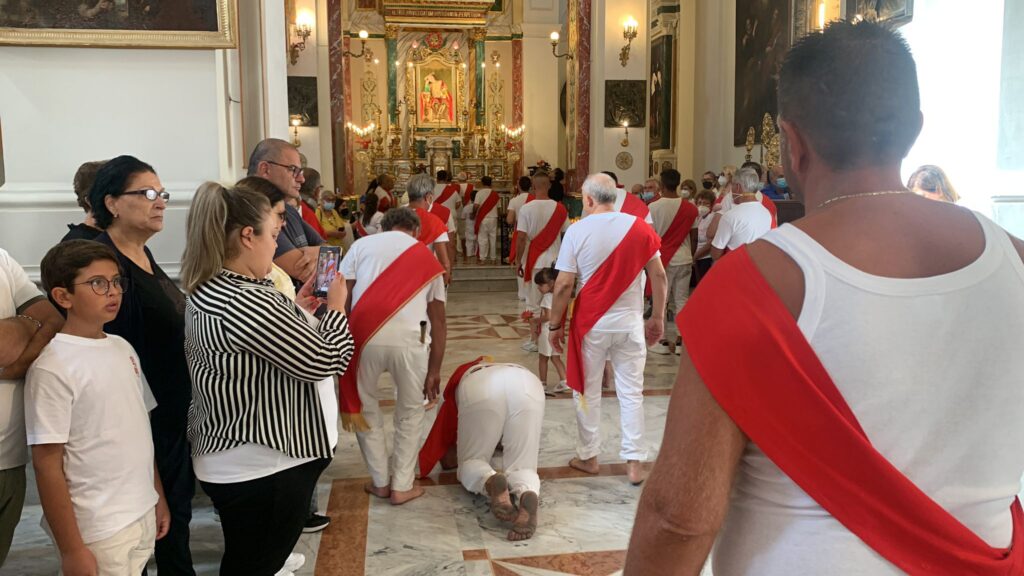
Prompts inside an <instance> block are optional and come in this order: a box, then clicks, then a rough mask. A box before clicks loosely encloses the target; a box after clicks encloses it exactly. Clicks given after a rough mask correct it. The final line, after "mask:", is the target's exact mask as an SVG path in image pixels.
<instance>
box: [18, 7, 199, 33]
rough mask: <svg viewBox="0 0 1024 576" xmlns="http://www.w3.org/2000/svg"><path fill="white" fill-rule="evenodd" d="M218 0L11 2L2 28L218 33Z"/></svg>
mask: <svg viewBox="0 0 1024 576" xmlns="http://www.w3.org/2000/svg"><path fill="white" fill-rule="evenodd" d="M217 22H218V20H217V2H216V0H8V1H7V2H4V3H0V27H6V28H53V29H71V30H162V31H187V32H216V31H217Z"/></svg>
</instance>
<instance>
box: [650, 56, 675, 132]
mask: <svg viewBox="0 0 1024 576" xmlns="http://www.w3.org/2000/svg"><path fill="white" fill-rule="evenodd" d="M648 89H649V90H650V104H649V106H648V112H649V120H648V121H649V123H650V124H649V127H650V131H649V134H650V144H651V150H667V149H669V148H671V147H672V36H661V37H659V38H655V39H654V42H652V43H651V81H650V84H648Z"/></svg>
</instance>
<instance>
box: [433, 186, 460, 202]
mask: <svg viewBox="0 0 1024 576" xmlns="http://www.w3.org/2000/svg"><path fill="white" fill-rule="evenodd" d="M460 190H461V188H459V185H458V184H449V185H447V186H445V187H444V190H442V191H441V195H440V196H438V197H437V198H434V206H437V205H438V204H444V203H445V202H447V201H448V199H449V198H451V197H452V195H454V194H456V193H458V192H459V191H460Z"/></svg>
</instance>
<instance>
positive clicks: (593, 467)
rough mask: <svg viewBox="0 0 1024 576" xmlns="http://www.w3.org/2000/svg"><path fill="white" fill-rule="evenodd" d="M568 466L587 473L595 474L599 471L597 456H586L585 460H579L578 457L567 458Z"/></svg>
mask: <svg viewBox="0 0 1024 576" xmlns="http://www.w3.org/2000/svg"><path fill="white" fill-rule="evenodd" d="M569 467H570V468H575V469H577V470H580V471H582V472H586V473H587V474H597V473H598V472H600V471H601V467H600V466H599V465H598V464H597V456H594V457H593V458H587V459H586V460H580V459H579V458H578V457H576V458H573V459H572V460H569Z"/></svg>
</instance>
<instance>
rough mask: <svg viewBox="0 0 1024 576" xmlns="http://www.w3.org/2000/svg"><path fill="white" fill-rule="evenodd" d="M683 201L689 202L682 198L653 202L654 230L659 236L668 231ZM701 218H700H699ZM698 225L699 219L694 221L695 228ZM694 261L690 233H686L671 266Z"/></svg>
mask: <svg viewBox="0 0 1024 576" xmlns="http://www.w3.org/2000/svg"><path fill="white" fill-rule="evenodd" d="M683 202H689V200H684V199H682V198H664V197H663V198H660V199H658V200H655V201H654V202H651V204H650V206H648V208H650V210H651V219H652V220H653V221H654V224H653V225H654V231H655V232H657V233H658V236H661V237H662V238H664V237H665V234H666V233H667V232H668V228H669V226H671V225H672V221H673V220H675V218H676V214H678V213H679V208H680V207H681V206H682V205H683ZM699 219H700V218H698V220H699ZM696 227H697V220H694V221H693V228H696ZM692 263H693V254H692V253H691V252H690V234H689V233H687V234H686V239H685V240H683V243H682V244H681V245H680V246H679V249H678V250H676V253H675V255H673V256H672V260H671V261H670V262H669V263H668V265H669V266H685V265H687V264H692Z"/></svg>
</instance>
